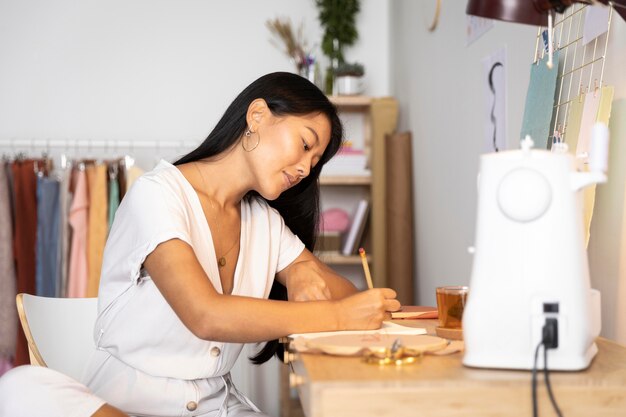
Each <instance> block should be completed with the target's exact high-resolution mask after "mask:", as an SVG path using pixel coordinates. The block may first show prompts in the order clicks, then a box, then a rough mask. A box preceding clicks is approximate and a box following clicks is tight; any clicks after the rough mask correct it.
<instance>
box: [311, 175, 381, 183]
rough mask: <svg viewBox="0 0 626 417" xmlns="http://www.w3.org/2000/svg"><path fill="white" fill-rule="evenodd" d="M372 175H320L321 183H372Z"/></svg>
mask: <svg viewBox="0 0 626 417" xmlns="http://www.w3.org/2000/svg"><path fill="white" fill-rule="evenodd" d="M371 183H372V177H370V176H363V175H330V176H324V175H322V176H320V184H321V185H370V184H371Z"/></svg>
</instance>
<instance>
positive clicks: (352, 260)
mask: <svg viewBox="0 0 626 417" xmlns="http://www.w3.org/2000/svg"><path fill="white" fill-rule="evenodd" d="M316 255H317V256H318V257H319V258H320V259H321V260H322V262H325V263H327V264H333V265H361V257H360V256H359V255H349V256H346V255H342V254H340V253H336V252H318V253H316ZM367 262H372V258H371V256H370V255H367Z"/></svg>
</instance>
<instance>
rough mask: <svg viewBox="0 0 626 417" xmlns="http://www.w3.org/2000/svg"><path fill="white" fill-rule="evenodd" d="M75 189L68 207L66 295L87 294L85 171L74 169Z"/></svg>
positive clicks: (86, 195) (87, 207)
mask: <svg viewBox="0 0 626 417" xmlns="http://www.w3.org/2000/svg"><path fill="white" fill-rule="evenodd" d="M75 175H76V190H75V191H74V199H73V200H72V205H71V207H70V214H69V223H70V226H72V244H71V251H70V261H69V276H68V283H67V296H68V297H85V296H86V295H87V280H88V270H87V226H88V213H89V190H88V189H87V176H86V174H85V171H83V170H79V171H76V174H75Z"/></svg>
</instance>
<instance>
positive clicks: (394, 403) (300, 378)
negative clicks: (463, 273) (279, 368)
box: [291, 320, 626, 417]
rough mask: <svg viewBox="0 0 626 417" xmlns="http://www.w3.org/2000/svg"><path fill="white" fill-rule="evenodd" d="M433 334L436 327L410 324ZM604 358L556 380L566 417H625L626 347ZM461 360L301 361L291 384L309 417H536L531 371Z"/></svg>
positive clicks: (553, 376)
mask: <svg viewBox="0 0 626 417" xmlns="http://www.w3.org/2000/svg"><path fill="white" fill-rule="evenodd" d="M399 323H401V324H405V325H409V324H411V325H414V326H416V327H426V328H427V330H428V331H429V333H432V331H433V329H434V325H435V321H434V320H410V321H409V320H407V321H401V322H399ZM597 344H598V349H599V352H598V354H597V355H596V357H595V359H594V361H593V362H592V364H591V366H590V367H589V368H588V369H587V370H585V371H583V372H550V382H551V385H552V390H553V392H554V395H555V397H556V401H557V403H558V404H559V406H560V408H561V411H562V412H563V415H564V416H565V417H575V416H581V417H583V416H584V417H591V416H592V417H596V416H597V417H600V416H602V417H605V416H607V417H608V416H615V417H618V416H620V417H624V416H626V347H625V346H622V345H619V344H617V343H614V342H611V341H609V340H606V339H602V338H600V339H598V341H597ZM462 355H463V354H462V353H455V354H452V355H449V356H432V355H427V356H425V357H424V358H423V359H422V360H421V362H420V363H417V364H414V365H410V366H406V367H399V368H396V367H394V366H390V367H379V366H377V365H369V364H366V363H364V362H362V361H361V360H360V359H359V358H345V357H344V358H342V357H333V356H326V355H312V354H297V355H296V358H295V359H294V360H293V361H292V362H291V367H292V371H293V373H294V374H295V375H292V379H293V380H295V381H296V383H297V390H298V394H299V396H300V400H301V402H302V406H303V408H304V412H305V414H306V416H307V417H352V416H353V417H367V416H376V417H385V416H389V417H401V416H407V417H409V416H410V417H413V416H424V417H437V416H447V417H449V416H454V417H466V416H467V417H470V416H472V417H476V416H480V417H488V416H493V417H502V416H506V417H509V416H524V417H530V416H532V400H531V384H530V381H531V373H530V371H508V370H487V369H475V368H468V367H465V366H463V365H462V363H461V360H462ZM537 392H538V403H539V413H540V415H541V416H542V417H545V416H553V415H555V413H554V412H553V411H552V406H551V404H550V400H549V398H548V394H547V391H546V389H545V385H544V380H543V373H540V374H538V390H537Z"/></svg>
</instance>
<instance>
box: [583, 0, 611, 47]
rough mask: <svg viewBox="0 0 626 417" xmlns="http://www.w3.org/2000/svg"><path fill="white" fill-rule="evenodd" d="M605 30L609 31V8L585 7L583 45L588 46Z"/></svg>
mask: <svg viewBox="0 0 626 417" xmlns="http://www.w3.org/2000/svg"><path fill="white" fill-rule="evenodd" d="M607 30H609V8H608V7H606V6H587V9H586V10H585V26H584V28H583V45H586V44H588V43H589V42H591V41H592V40H594V39H595V38H597V37H598V36H600V35H602V34H603V33H605V32H606V31H607Z"/></svg>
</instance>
